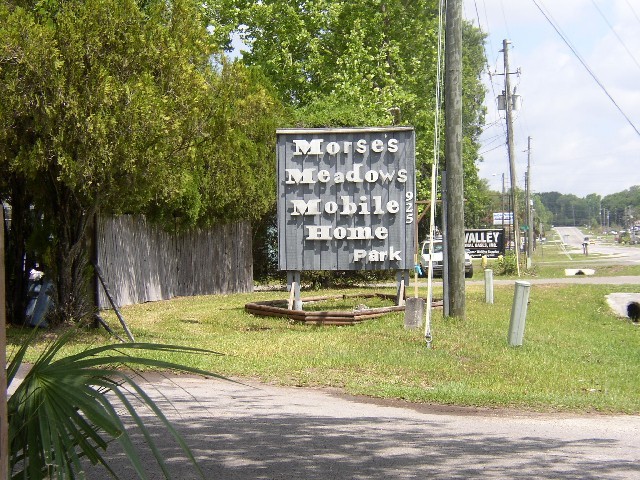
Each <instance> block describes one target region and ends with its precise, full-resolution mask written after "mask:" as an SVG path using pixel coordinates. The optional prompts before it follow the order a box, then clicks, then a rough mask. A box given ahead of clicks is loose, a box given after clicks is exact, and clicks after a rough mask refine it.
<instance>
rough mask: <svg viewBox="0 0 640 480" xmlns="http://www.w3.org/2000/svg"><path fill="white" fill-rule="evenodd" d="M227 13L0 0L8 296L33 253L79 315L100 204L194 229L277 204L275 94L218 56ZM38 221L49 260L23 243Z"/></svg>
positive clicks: (105, 2)
mask: <svg viewBox="0 0 640 480" xmlns="http://www.w3.org/2000/svg"><path fill="white" fill-rule="evenodd" d="M219 12H220V11H219V10H217V9H211V8H208V7H206V6H205V5H204V4H203V3H201V2H197V1H195V0H172V1H171V2H166V1H163V0H146V1H136V0H57V1H56V0H50V1H29V0H24V1H20V0H16V1H9V2H3V3H2V5H1V6H0V96H1V97H2V99H3V101H2V102H0V171H1V172H2V176H1V178H2V180H0V197H1V199H2V200H3V201H6V202H8V203H9V204H10V205H11V207H12V209H13V220H12V228H11V232H10V234H9V237H8V244H9V245H8V247H9V252H8V255H9V259H8V262H7V263H8V265H9V285H10V290H11V292H10V298H11V295H12V294H15V295H17V296H19V295H20V292H21V291H23V290H24V289H23V286H22V285H21V284H20V282H22V281H23V280H22V279H21V269H22V261H23V259H24V258H25V256H26V257H27V261H41V262H45V263H46V264H48V266H49V268H51V269H53V270H54V272H53V273H54V275H55V278H56V280H57V281H56V284H57V287H58V290H57V291H58V298H57V300H58V302H57V303H58V305H59V306H60V307H61V312H62V313H61V316H62V317H69V316H77V315H78V313H79V312H80V310H82V308H81V305H78V302H79V299H80V298H82V297H83V295H81V294H80V292H78V291H77V289H78V288H81V286H82V282H81V278H83V271H84V262H83V261H82V257H83V255H82V254H83V252H85V251H86V246H85V245H84V239H85V238H86V234H87V229H88V226H89V225H90V224H91V221H92V219H93V214H94V213H95V212H96V211H97V210H101V211H106V212H116V213H117V212H142V213H148V214H150V215H152V216H153V217H155V218H158V219H161V220H165V221H166V222H167V223H169V222H170V223H171V224H172V225H175V224H183V225H198V224H206V223H209V222H212V221H214V220H216V221H219V220H223V221H224V220H229V219H241V218H249V219H250V218H258V217H259V216H260V215H261V214H262V213H263V212H264V211H265V210H266V209H268V208H269V206H270V204H271V202H272V197H273V194H274V193H273V192H274V188H275V187H274V184H275V182H274V172H273V168H272V161H271V160H272V156H273V154H272V143H273V141H274V140H273V130H274V128H275V126H276V124H277V121H276V118H277V115H278V112H279V107H278V103H277V102H276V101H275V100H274V96H273V95H272V94H271V93H270V92H269V90H268V89H267V88H266V87H265V86H264V85H266V83H265V82H264V77H262V76H260V75H259V74H257V73H255V72H252V71H251V70H249V69H247V68H246V67H243V66H242V65H240V64H238V63H229V62H228V61H227V60H225V59H224V58H223V57H222V56H220V55H219V52H220V47H221V46H224V45H221V42H220V38H224V32H225V28H224V27H223V26H220V25H215V24H212V21H214V20H215V18H216V14H218V13H219ZM226 40H228V38H227V39H226ZM222 43H224V42H222ZM34 225H35V226H36V227H37V226H38V225H39V226H40V227H41V230H42V233H43V234H44V235H46V236H47V237H48V238H49V239H50V240H51V241H50V242H48V243H49V247H50V251H48V252H42V251H41V252H39V254H38V255H39V257H40V258H29V256H30V255H31V254H34V252H33V251H28V250H29V249H28V248H27V245H28V244H29V239H30V238H33V236H34V235H35V234H37V233H38V232H37V228H36V227H34ZM10 305H11V302H10ZM22 307H23V306H22V305H19V304H17V305H15V308H14V309H13V312H12V313H18V312H19V311H21V309H22ZM10 313H11V312H10Z"/></svg>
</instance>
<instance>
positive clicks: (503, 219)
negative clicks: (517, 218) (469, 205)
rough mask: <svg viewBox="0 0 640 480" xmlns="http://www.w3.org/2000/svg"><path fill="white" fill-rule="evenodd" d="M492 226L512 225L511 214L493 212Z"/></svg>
mask: <svg viewBox="0 0 640 480" xmlns="http://www.w3.org/2000/svg"><path fill="white" fill-rule="evenodd" d="M493 224H494V225H513V212H494V213H493Z"/></svg>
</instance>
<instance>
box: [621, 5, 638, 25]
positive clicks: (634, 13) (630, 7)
mask: <svg viewBox="0 0 640 480" xmlns="http://www.w3.org/2000/svg"><path fill="white" fill-rule="evenodd" d="M625 1H626V2H627V6H628V7H629V10H631V12H632V13H633V16H634V17H636V20H637V21H638V23H640V17H638V14H637V13H636V11H635V10H634V9H633V6H632V5H631V4H630V3H629V0H625Z"/></svg>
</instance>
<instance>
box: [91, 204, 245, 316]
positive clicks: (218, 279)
mask: <svg viewBox="0 0 640 480" xmlns="http://www.w3.org/2000/svg"><path fill="white" fill-rule="evenodd" d="M96 238H97V242H98V245H97V261H98V265H100V266H101V268H102V271H103V273H104V275H105V279H106V281H107V283H108V284H109V286H110V287H111V290H112V295H113V297H114V300H115V301H116V303H117V304H118V305H120V306H124V305H131V304H135V303H143V302H148V301H155V300H168V299H170V298H173V297H175V296H193V295H210V294H219V293H246V292H250V291H252V289H253V259H252V256H251V255H252V245H251V225H250V224H249V223H248V222H238V223H235V224H226V225H216V226H213V227H211V228H210V229H207V230H193V231H189V232H186V233H180V234H170V233H167V232H166V231H164V230H162V229H161V228H160V227H158V226H155V225H152V224H150V223H149V222H148V221H147V220H146V219H145V218H144V217H142V216H131V215H121V216H118V217H102V218H100V219H99V221H98V226H97V234H96ZM98 297H99V307H100V308H105V307H106V306H107V305H108V299H107V298H106V296H105V295H104V292H100V293H99V295H98Z"/></svg>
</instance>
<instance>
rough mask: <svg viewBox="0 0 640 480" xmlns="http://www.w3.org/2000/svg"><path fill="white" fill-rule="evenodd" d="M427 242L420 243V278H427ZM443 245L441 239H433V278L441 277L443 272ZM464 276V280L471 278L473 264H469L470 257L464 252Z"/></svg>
mask: <svg viewBox="0 0 640 480" xmlns="http://www.w3.org/2000/svg"><path fill="white" fill-rule="evenodd" d="M429 244H430V242H429V240H425V241H424V242H422V249H421V252H420V265H421V270H422V275H421V276H422V277H426V276H427V269H428V268H429V257H430V254H429ZM443 248H444V244H443V243H442V238H434V239H433V259H432V262H433V276H434V277H442V275H443V272H444V262H443V252H442V250H443ZM464 276H465V278H471V277H473V263H472V262H471V255H469V252H467V251H466V250H465V252H464Z"/></svg>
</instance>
